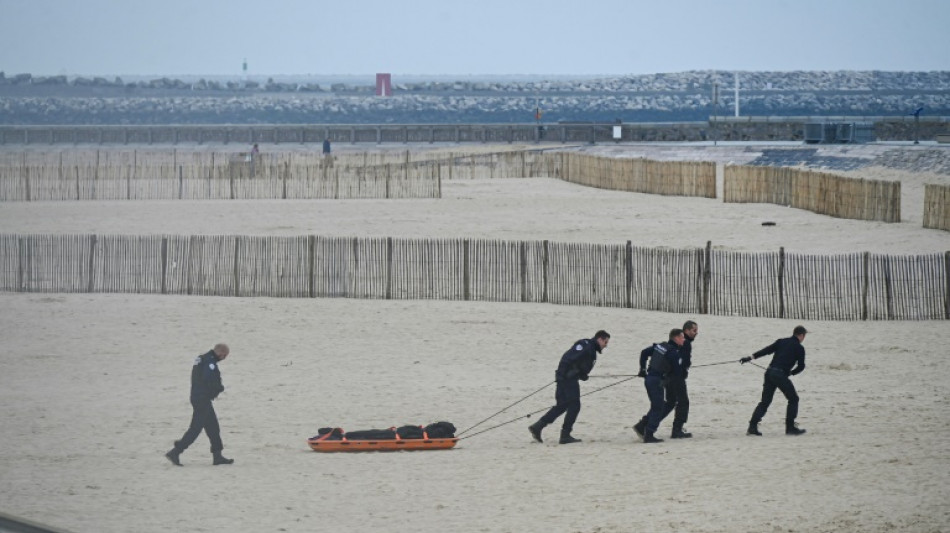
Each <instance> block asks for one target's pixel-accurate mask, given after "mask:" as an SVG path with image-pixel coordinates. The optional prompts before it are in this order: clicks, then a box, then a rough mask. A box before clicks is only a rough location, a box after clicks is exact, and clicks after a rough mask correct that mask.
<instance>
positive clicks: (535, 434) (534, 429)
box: [528, 420, 547, 442]
mask: <svg viewBox="0 0 950 533" xmlns="http://www.w3.org/2000/svg"><path fill="white" fill-rule="evenodd" d="M546 425H547V424H545V423H544V422H542V421H540V420H538V421H537V422H535V423H534V424H531V425H530V426H528V431H530V432H531V437H532V438H534V440H536V441H538V442H544V441H543V440H541V430H542V429H544V426H546Z"/></svg>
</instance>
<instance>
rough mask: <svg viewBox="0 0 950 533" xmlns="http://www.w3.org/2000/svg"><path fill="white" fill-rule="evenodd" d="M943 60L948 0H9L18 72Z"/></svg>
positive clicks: (534, 70)
mask: <svg viewBox="0 0 950 533" xmlns="http://www.w3.org/2000/svg"><path fill="white" fill-rule="evenodd" d="M245 58H246V59H247V61H248V72H249V74H252V75H257V76H260V75H280V74H288V75H293V74H296V75H308V74H309V75H328V74H370V73H374V72H392V73H393V74H432V75H453V74H454V75H469V74H472V75H475V74H501V75H517V74H577V75H592V74H643V73H656V72H679V71H684V70H708V69H718V70H758V71H761V70H947V69H950V1H948V0H652V1H649V2H645V1H641V0H586V1H576V0H571V1H568V0H469V1H467V2H458V1H455V0H402V1H399V0H340V1H336V2H326V1H323V0H269V1H263V0H262V1H257V2H251V1H247V0H161V1H158V0H149V1H143V0H0V70H2V71H4V72H6V74H7V75H8V76H9V75H12V74H17V73H22V72H29V73H32V74H35V75H52V74H68V75H86V76H90V75H176V74H179V75H202V74H203V75H235V76H238V75H240V74H241V64H242V61H243V60H244V59H245Z"/></svg>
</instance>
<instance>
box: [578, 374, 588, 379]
mask: <svg viewBox="0 0 950 533" xmlns="http://www.w3.org/2000/svg"><path fill="white" fill-rule="evenodd" d="M577 377H578V379H580V380H581V381H587V378H589V377H590V376H588V375H587V374H581V375H579V376H577Z"/></svg>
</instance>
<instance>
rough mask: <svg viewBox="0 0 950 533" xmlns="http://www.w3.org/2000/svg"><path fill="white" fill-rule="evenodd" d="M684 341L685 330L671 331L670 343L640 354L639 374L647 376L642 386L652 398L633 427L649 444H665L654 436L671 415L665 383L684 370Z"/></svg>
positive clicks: (655, 346) (654, 346) (664, 343)
mask: <svg viewBox="0 0 950 533" xmlns="http://www.w3.org/2000/svg"><path fill="white" fill-rule="evenodd" d="M685 341H686V336H685V335H683V330H681V329H679V328H675V329H671V330H670V336H669V340H668V341H667V342H662V343H659V344H654V345H653V346H652V350H651V349H650V348H647V349H646V350H643V351H642V352H640V374H638V375H640V376H643V377H644V380H643V385H644V387H646V389H647V397H649V398H650V411H649V412H648V413H647V414H646V416H644V417H643V418H641V419H640V421H639V422H637V423H636V424H635V425H634V426H633V430H634V431H635V432H636V433H637V435H638V436H639V437H640V438H641V439H643V442H645V443H647V444H651V443H654V442H663V439H658V438H657V437H656V436H655V433H656V430H657V429H659V427H660V422H662V421H663V419H664V418H665V417H666V415H668V414H670V411H667V410H666V409H665V408H666V401H665V400H664V394H663V390H664V386H663V383H664V381H666V380H667V379H668V378H669V377H670V376H671V375H673V373H674V372H677V371H679V370H678V369H679V368H680V367H682V365H683V359H682V355H681V353H680V350H681V348H682V346H683V343H684V342H685ZM647 358H649V359H650V366H649V367H647V366H646V365H647Z"/></svg>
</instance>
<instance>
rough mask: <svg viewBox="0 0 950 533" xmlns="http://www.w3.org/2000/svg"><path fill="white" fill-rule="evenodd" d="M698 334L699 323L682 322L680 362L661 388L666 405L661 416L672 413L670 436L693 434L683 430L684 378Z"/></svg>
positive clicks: (686, 411) (686, 406)
mask: <svg viewBox="0 0 950 533" xmlns="http://www.w3.org/2000/svg"><path fill="white" fill-rule="evenodd" d="M698 334H699V325H698V324H696V322H694V321H692V320H687V321H686V322H685V323H684V324H683V339H684V340H683V345H682V346H681V347H680V350H679V351H680V358H681V359H682V363H681V364H679V365H675V366H674V367H673V372H672V373H671V374H670V376H669V377H668V378H666V381H664V382H663V388H664V390H665V392H666V405H664V406H663V418H666V416H667V415H669V414H670V413H671V412H673V411H675V413H674V415H673V433H672V434H671V435H670V438H673V439H688V438H690V437H692V436H693V434H692V433H688V432H686V431H684V430H683V426H684V425H686V420H687V419H688V418H689V391H688V389H687V388H686V378H688V377H689V367H690V366H691V365H692V364H693V341H694V340H696V335H698Z"/></svg>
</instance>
